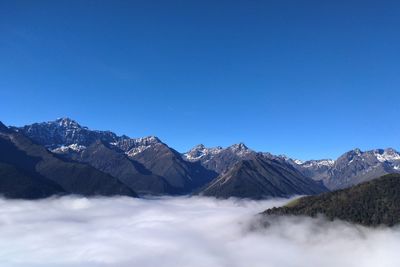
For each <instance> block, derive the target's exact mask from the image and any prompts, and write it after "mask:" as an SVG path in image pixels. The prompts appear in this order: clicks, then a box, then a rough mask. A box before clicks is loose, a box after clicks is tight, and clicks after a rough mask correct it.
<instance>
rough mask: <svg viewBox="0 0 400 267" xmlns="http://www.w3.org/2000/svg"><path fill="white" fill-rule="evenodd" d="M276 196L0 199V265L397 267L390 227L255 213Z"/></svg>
mask: <svg viewBox="0 0 400 267" xmlns="http://www.w3.org/2000/svg"><path fill="white" fill-rule="evenodd" d="M285 202H286V201H285V200H268V201H249V200H247V201H238V200H215V199H212V198H200V197H191V198H184V197H179V198H162V199H152V200H144V199H131V198H125V197H120V198H100V199H96V198H93V199H86V198H77V197H62V198H56V199H46V200H41V201H11V200H4V199H1V200H0V266H1V267H10V266H13V267H14V266H18V267H22V266H23V267H39V266H40V267H50V266H51V267H59V266H60V267H61V266H62V267H70V266H74V267H75V266H82V267H92V266H115V267H128V266H129V267H136V266H137V267H158V266H159V267H297V266H302V267H303V266H304V267H310V266H321V267H337V266H340V267H346V266H360V267H369V266H371V267H372V266H373V267H377V266H379V267H389V266H393V267H398V266H400V257H399V253H398V251H399V248H400V229H399V228H392V229H389V228H380V229H368V228H365V227H360V226H354V225H351V224H347V223H343V222H333V223H332V222H325V221H324V220H322V219H308V218H301V219H299V218H283V219H279V220H278V221H275V220H272V221H271V225H270V227H267V228H263V229H260V228H258V227H257V225H258V224H257V216H255V214H257V213H259V212H261V211H263V210H265V209H266V208H269V207H272V206H276V205H282V204H284V203H285Z"/></svg>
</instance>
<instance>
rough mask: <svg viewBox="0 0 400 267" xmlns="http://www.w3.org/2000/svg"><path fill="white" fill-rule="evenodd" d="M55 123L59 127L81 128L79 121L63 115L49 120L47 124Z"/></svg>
mask: <svg viewBox="0 0 400 267" xmlns="http://www.w3.org/2000/svg"><path fill="white" fill-rule="evenodd" d="M53 123H56V124H58V125H59V126H61V127H65V128H81V126H80V125H79V123H77V122H76V121H74V120H73V119H70V118H67V117H63V118H57V119H56V120H55V121H49V122H48V124H53Z"/></svg>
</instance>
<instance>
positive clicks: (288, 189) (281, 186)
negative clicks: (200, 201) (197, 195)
mask: <svg viewBox="0 0 400 267" xmlns="http://www.w3.org/2000/svg"><path fill="white" fill-rule="evenodd" d="M325 191H327V189H326V188H325V187H324V186H323V185H322V184H320V183H317V182H315V181H313V180H312V179H310V178H307V177H305V176H303V175H302V174H301V173H300V172H298V171H297V170H296V169H295V168H293V167H292V166H291V165H289V164H284V163H282V162H280V161H277V160H271V159H268V158H266V157H264V156H263V155H258V156H256V157H255V158H254V159H252V160H244V161H241V162H239V163H237V164H236V165H235V166H234V167H233V168H232V169H231V170H230V171H228V172H226V173H225V174H222V175H220V176H219V177H218V178H216V179H215V180H214V181H212V182H211V183H210V184H209V185H207V186H206V187H205V189H204V190H203V191H202V192H201V193H202V194H204V195H206V196H216V197H221V198H228V197H243V198H254V199H261V198H268V197H288V196H291V195H298V194H318V193H321V192H325Z"/></svg>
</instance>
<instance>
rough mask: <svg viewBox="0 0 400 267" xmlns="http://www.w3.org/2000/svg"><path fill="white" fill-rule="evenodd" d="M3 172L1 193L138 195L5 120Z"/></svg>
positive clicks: (0, 145)
mask: <svg viewBox="0 0 400 267" xmlns="http://www.w3.org/2000/svg"><path fill="white" fill-rule="evenodd" d="M0 173H1V174H2V175H1V176H0V177H1V179H0V193H1V194H3V195H4V196H6V197H15V198H41V197H46V196H50V195H53V194H79V195H84V196H93V195H102V196H112V195H127V196H136V194H135V192H134V191H132V190H131V189H130V188H129V187H127V186H126V185H125V184H123V183H122V182H121V181H119V180H118V179H117V178H114V177H112V176H110V175H108V174H105V173H103V172H101V171H99V170H97V169H95V168H93V167H91V166H88V165H86V164H81V163H77V162H73V161H66V160H63V159H61V158H60V157H59V156H57V155H55V154H53V153H51V152H49V151H48V150H47V149H45V148H44V147H42V146H41V145H38V144H36V143H34V142H32V141H31V140H30V139H29V138H27V137H25V136H24V135H23V134H21V133H18V132H15V131H13V130H10V129H8V128H7V127H6V126H4V125H3V124H1V125H0Z"/></svg>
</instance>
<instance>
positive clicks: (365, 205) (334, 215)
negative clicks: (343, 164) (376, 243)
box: [263, 174, 400, 226]
mask: <svg viewBox="0 0 400 267" xmlns="http://www.w3.org/2000/svg"><path fill="white" fill-rule="evenodd" d="M263 214H264V215H306V216H311V217H315V216H317V215H318V214H323V215H324V216H326V217H327V218H328V219H330V220H333V219H341V220H346V221H350V222H354V223H359V224H362V225H366V226H378V225H388V226H393V225H395V224H397V223H399V222H400V175H399V174H388V175H385V176H382V177H380V178H378V179H375V180H372V181H370V182H366V183H362V184H360V185H357V186H354V187H351V188H348V189H343V190H338V191H334V192H329V193H324V194H321V195H318V196H307V197H302V198H300V199H297V200H295V201H293V202H291V203H289V204H288V205H286V206H284V207H280V208H272V209H269V210H266V211H264V212H263Z"/></svg>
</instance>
